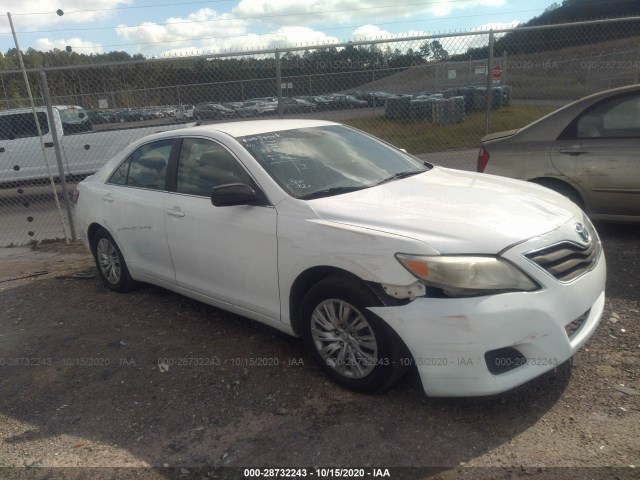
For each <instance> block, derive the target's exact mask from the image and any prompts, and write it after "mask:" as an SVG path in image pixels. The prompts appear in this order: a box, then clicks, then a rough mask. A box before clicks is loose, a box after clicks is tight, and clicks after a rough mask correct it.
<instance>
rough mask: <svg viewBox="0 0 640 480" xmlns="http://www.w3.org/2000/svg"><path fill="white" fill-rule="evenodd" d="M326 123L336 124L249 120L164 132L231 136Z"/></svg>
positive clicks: (169, 133) (310, 126)
mask: <svg viewBox="0 0 640 480" xmlns="http://www.w3.org/2000/svg"><path fill="white" fill-rule="evenodd" d="M326 125H338V124H337V123H335V122H327V121H325V120H300V119H296V120H289V119H287V120H280V119H273V120H250V121H241V122H224V123H214V124H211V125H202V126H199V127H189V128H182V129H180V130H172V131H170V132H165V135H166V136H175V135H176V134H179V135H181V136H182V135H197V134H202V133H204V132H222V133H226V134H227V135H230V136H232V137H243V136H245V135H259V134H262V133H268V132H279V131H283V130H295V129H299V128H312V127H324V126H326Z"/></svg>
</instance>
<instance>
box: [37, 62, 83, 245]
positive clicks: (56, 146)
mask: <svg viewBox="0 0 640 480" xmlns="http://www.w3.org/2000/svg"><path fill="white" fill-rule="evenodd" d="M40 85H41V87H42V96H43V97H44V103H45V105H46V106H47V115H48V116H49V123H50V127H49V130H51V136H52V137H53V150H54V152H55V154H56V163H57V164H58V175H59V178H60V187H61V188H62V198H63V199H64V208H65V210H66V211H67V220H68V221H69V229H70V230H71V240H75V239H76V229H75V226H74V225H73V214H72V213H71V202H70V201H69V191H68V189H67V180H66V178H65V173H64V166H63V164H62V153H61V152H60V141H59V140H58V131H57V129H56V128H55V121H54V118H53V108H52V106H51V96H50V95H49V83H48V82H47V74H46V72H45V71H44V70H40ZM69 173H71V172H69Z"/></svg>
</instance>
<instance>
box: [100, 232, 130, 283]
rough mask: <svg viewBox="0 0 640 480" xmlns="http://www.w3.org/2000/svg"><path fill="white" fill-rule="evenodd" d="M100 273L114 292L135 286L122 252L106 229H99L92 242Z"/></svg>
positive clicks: (104, 281)
mask: <svg viewBox="0 0 640 480" xmlns="http://www.w3.org/2000/svg"><path fill="white" fill-rule="evenodd" d="M91 245H92V251H93V257H94V259H95V262H96V267H97V269H98V275H100V278H101V279H102V281H103V283H104V284H105V285H106V286H107V287H108V288H109V289H111V290H113V291H114V292H128V291H130V290H132V289H133V288H135V286H136V282H135V281H134V280H133V278H131V275H130V274H129V269H128V268H127V264H126V263H125V261H124V257H123V255H122V252H121V251H120V249H119V248H118V245H117V244H116V242H115V240H114V239H113V237H112V236H111V235H110V234H109V232H107V231H106V230H105V229H103V228H101V229H100V230H98V231H97V232H96V233H95V234H94V236H93V240H92V242H91Z"/></svg>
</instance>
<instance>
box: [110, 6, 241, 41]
mask: <svg viewBox="0 0 640 480" xmlns="http://www.w3.org/2000/svg"><path fill="white" fill-rule="evenodd" d="M247 26H248V23H247V22H246V21H244V20H237V19H234V18H233V17H232V16H231V15H230V14H228V13H223V14H218V13H217V12H216V11H215V10H212V9H210V8H203V9H201V10H198V11H197V12H195V13H191V14H189V15H188V16H187V17H186V18H180V17H174V18H168V19H167V20H166V21H165V22H163V24H162V25H160V24H157V23H153V22H145V23H143V24H142V25H138V26H134V27H128V26H127V25H118V26H117V27H116V34H117V35H118V37H120V38H122V39H123V40H126V41H128V42H135V43H138V44H139V46H140V49H141V50H157V49H158V48H162V49H165V48H167V46H171V45H175V46H176V48H175V49H173V50H177V49H184V48H188V49H193V48H196V47H191V46H189V44H193V42H194V41H195V42H197V43H196V44H197V45H202V44H204V43H211V41H212V40H213V41H215V40H218V39H219V40H221V42H219V43H224V41H223V37H229V36H241V35H246V34H247ZM200 39H203V40H202V41H199V40H200ZM161 42H171V43H164V44H163V43H161ZM215 43H218V42H215ZM200 48H202V47H200Z"/></svg>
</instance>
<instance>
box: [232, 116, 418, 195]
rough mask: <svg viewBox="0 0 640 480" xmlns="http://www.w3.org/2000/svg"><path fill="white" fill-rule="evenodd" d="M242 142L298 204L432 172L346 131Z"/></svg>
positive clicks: (288, 133)
mask: <svg viewBox="0 0 640 480" xmlns="http://www.w3.org/2000/svg"><path fill="white" fill-rule="evenodd" d="M237 140H238V141H239V142H240V143H241V144H242V145H243V146H244V147H245V148H246V149H247V150H248V151H249V153H250V154H251V155H252V156H253V157H254V158H255V159H256V160H257V161H258V162H259V163H260V164H261V165H262V167H263V168H264V169H265V170H266V171H267V173H268V174H269V175H271V177H272V178H273V179H274V180H275V181H276V182H277V183H278V184H279V185H280V186H281V187H282V188H283V189H284V190H285V191H286V192H287V193H288V194H290V195H291V196H293V197H295V198H305V199H311V198H318V197H321V196H328V195H336V194H340V193H345V192H348V191H353V190H359V189H363V188H369V187H373V186H375V185H378V184H380V183H383V182H385V181H391V180H394V179H399V178H402V177H405V176H408V175H412V174H418V173H421V172H424V171H426V170H428V167H426V166H425V165H424V163H423V162H422V161H420V160H419V159H417V158H415V157H413V156H411V155H409V154H406V153H404V152H402V151H400V150H397V149H395V148H393V147H391V146H389V145H387V144H385V143H383V142H381V141H379V140H376V139H374V138H373V137H370V136H369V135H366V134H364V133H362V132H359V131H357V130H354V129H352V128H349V127H345V126H342V125H329V126H324V127H313V128H301V129H295V130H284V131H280V132H271V133H264V134H260V135H249V136H244V137H238V138H237Z"/></svg>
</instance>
